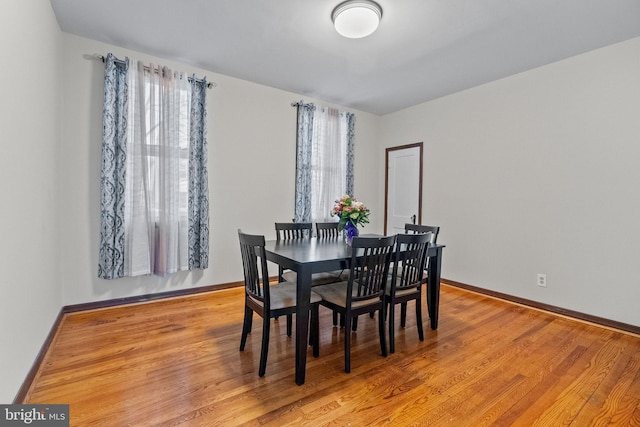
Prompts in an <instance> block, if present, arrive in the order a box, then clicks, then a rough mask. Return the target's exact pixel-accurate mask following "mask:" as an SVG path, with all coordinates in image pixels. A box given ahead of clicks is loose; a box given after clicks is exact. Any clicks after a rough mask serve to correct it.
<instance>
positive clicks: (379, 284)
mask: <svg viewBox="0 0 640 427" xmlns="http://www.w3.org/2000/svg"><path fill="white" fill-rule="evenodd" d="M395 240H396V236H386V237H354V238H353V244H352V246H351V251H352V255H351V263H350V265H351V269H350V270H349V278H348V279H347V280H346V281H341V282H337V283H331V284H328V285H322V286H317V287H315V288H314V289H313V290H314V292H316V293H317V294H318V295H320V297H321V298H322V300H321V301H320V305H323V306H325V307H328V308H330V309H332V310H333V311H334V312H335V311H337V312H339V313H340V314H341V315H342V317H343V319H344V323H345V324H346V325H351V321H352V319H354V318H357V317H358V316H359V315H360V314H363V313H369V312H370V311H378V333H379V335H380V350H381V352H382V355H383V356H384V357H386V356H387V345H386V338H385V316H384V310H385V305H384V291H385V284H386V282H387V276H388V274H389V264H390V263H391V258H392V255H393V247H394V244H395ZM351 334H352V331H351V330H350V328H347V327H345V328H344V371H345V372H351Z"/></svg>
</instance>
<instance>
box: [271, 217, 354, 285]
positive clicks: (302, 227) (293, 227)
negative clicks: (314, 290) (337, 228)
mask: <svg viewBox="0 0 640 427" xmlns="http://www.w3.org/2000/svg"><path fill="white" fill-rule="evenodd" d="M336 224H337V223H336ZM275 226H276V239H277V240H292V239H308V238H310V237H311V232H312V231H313V224H312V223H310V222H276V223H275ZM341 273H342V270H338V271H330V272H326V273H314V274H313V275H312V276H311V286H318V285H326V284H327V283H333V282H337V281H338V280H340V274H341ZM297 279H298V276H297V274H296V272H295V271H291V270H285V269H283V268H282V266H279V267H278V280H279V281H281V282H293V283H296V281H297Z"/></svg>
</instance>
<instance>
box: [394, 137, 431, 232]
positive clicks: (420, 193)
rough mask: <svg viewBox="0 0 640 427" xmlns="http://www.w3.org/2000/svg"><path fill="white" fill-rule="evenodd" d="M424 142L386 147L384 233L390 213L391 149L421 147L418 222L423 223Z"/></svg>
mask: <svg viewBox="0 0 640 427" xmlns="http://www.w3.org/2000/svg"><path fill="white" fill-rule="evenodd" d="M423 146H424V144H423V143H422V142H416V143H414V144H406V145H398V146H396V147H388V148H386V149H385V158H384V234H385V235H386V234H387V222H388V215H389V153H390V152H391V151H400V150H406V149H409V148H415V147H419V148H420V172H419V173H420V177H419V181H420V182H418V224H422V161H423V150H424V147H423Z"/></svg>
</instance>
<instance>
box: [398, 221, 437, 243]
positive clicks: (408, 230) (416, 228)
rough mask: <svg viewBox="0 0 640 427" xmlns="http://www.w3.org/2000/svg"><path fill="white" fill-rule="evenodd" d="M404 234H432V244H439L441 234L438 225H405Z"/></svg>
mask: <svg viewBox="0 0 640 427" xmlns="http://www.w3.org/2000/svg"><path fill="white" fill-rule="evenodd" d="M404 232H405V234H416V233H432V234H431V243H438V233H440V227H438V226H436V225H422V224H405V225H404Z"/></svg>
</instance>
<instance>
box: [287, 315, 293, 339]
mask: <svg viewBox="0 0 640 427" xmlns="http://www.w3.org/2000/svg"><path fill="white" fill-rule="evenodd" d="M292 324H293V315H291V314H287V336H288V337H290V336H291V331H292V328H293V327H292Z"/></svg>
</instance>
